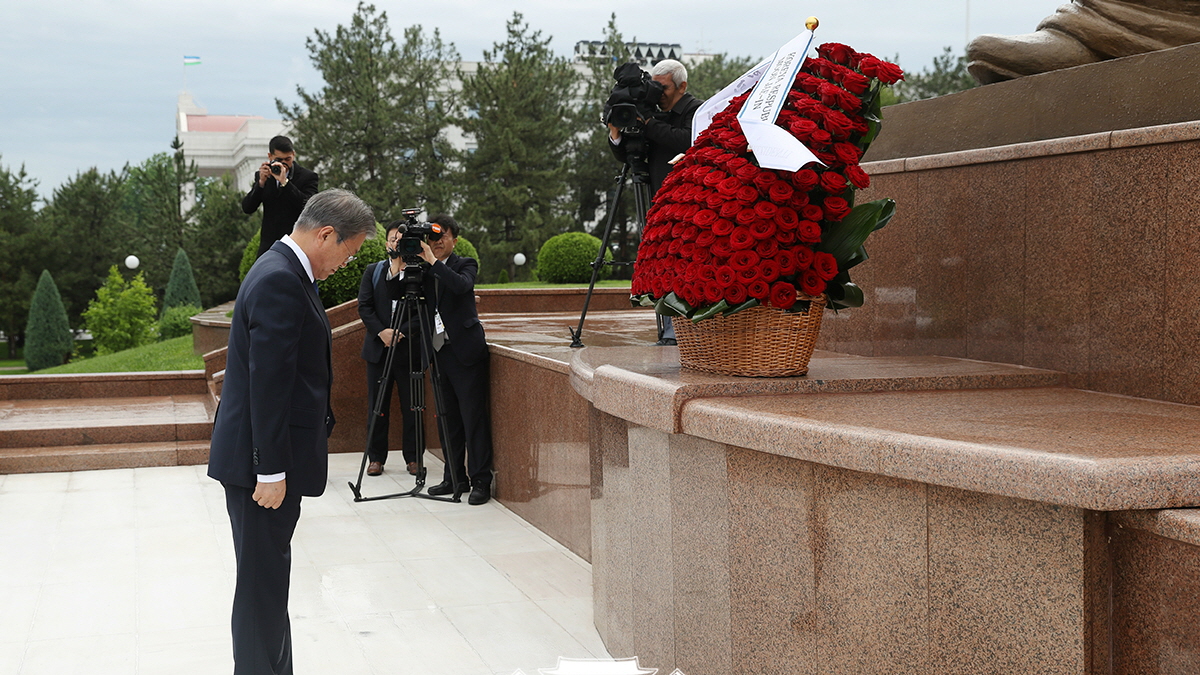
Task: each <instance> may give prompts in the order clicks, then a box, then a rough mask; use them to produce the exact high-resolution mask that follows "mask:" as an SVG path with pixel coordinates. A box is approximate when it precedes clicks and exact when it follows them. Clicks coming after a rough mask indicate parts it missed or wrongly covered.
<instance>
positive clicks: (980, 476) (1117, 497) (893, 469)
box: [682, 387, 1200, 511]
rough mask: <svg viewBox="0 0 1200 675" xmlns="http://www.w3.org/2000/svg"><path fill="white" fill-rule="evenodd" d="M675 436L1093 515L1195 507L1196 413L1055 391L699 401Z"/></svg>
mask: <svg viewBox="0 0 1200 675" xmlns="http://www.w3.org/2000/svg"><path fill="white" fill-rule="evenodd" d="M682 433H686V434H689V435H693V436H698V437H701V438H705V439H708V440H712V441H715V442H719V443H725V444H728V445H732V446H736V447H742V448H747V449H751V450H757V451H760V452H767V453H771V454H776V455H781V456H785V457H792V458H795V459H801V460H804V461H811V462H815V463H818V464H825V465H829V466H836V467H841V468H845V469H850V470H853V471H862V472H866V473H872V474H877V475H883V476H891V477H894V478H900V479H904V480H912V481H917V482H922V483H929V484H933V485H941V486H945V487H952V488H958V489H962V490H971V491H974V492H982V493H987V494H994V495H1000V496H1005V497H1014V498H1018V499H1028V500H1032V501H1037V502H1044V503H1050V504H1059V505H1063V506H1071V507H1076V508H1083V509H1090V510H1095V511H1127V510H1135V509H1138V510H1140V509H1162V508H1178V507H1190V506H1200V451H1198V450H1197V448H1200V408H1197V407H1193V406H1182V405H1179V404H1172V403H1164V402H1160V401H1151V400H1146V399H1134V398H1130V397H1123V396H1115V395H1111V394H1102V393H1097V392H1089V391H1080V390H1074V389H1067V388H1062V387H1047V388H1038V389H1006V390H963V391H953V392H952V391H924V392H877V393H868V394H815V395H807V396H796V395H791V396H776V397H770V398H760V399H754V400H751V399H745V398H740V399H738V398H718V399H708V400H702V401H692V402H690V403H689V404H688V405H687V407H686V408H685V409H684V412H683V417H682Z"/></svg>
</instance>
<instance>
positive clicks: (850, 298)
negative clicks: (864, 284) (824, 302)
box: [825, 281, 864, 310]
mask: <svg viewBox="0 0 1200 675" xmlns="http://www.w3.org/2000/svg"><path fill="white" fill-rule="evenodd" d="M833 288H834V287H833V285H830V286H829V288H827V289H825V290H826V293H828V292H829V290H831V289H833ZM838 291H839V293H838V294H839V295H840V296H841V298H839V299H837V300H834V299H833V294H830V295H829V305H830V306H831V307H833V308H834V309H835V310H837V309H852V308H854V307H862V306H863V300H864V298H863V292H862V289H861V288H859V287H858V286H856V285H854V283H853V282H850V281H847V282H846V283H844V284H840V285H839V286H838Z"/></svg>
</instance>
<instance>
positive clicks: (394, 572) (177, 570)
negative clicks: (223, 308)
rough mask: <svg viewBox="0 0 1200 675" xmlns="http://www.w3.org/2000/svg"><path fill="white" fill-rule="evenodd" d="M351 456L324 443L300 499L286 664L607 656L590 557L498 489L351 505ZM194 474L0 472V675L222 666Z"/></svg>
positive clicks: (223, 567)
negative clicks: (327, 458) (326, 482)
mask: <svg viewBox="0 0 1200 675" xmlns="http://www.w3.org/2000/svg"><path fill="white" fill-rule="evenodd" d="M359 459H360V456H359V455H334V456H333V457H332V458H331V462H330V474H331V478H330V486H329V489H327V490H326V492H325V495H324V496H322V497H320V498H318V499H305V500H304V502H303V507H302V509H303V515H302V516H301V518H300V524H299V527H298V528H297V532H296V537H295V540H294V546H293V570H292V598H291V616H292V630H293V639H294V642H295V662H296V673H297V674H298V675H305V674H310V673H311V674H318V673H319V674H322V675H325V674H336V673H347V674H353V675H360V674H361V675H366V674H371V673H377V674H379V675H403V674H406V673H414V674H416V673H420V674H422V675H430V674H436V675H455V674H462V675H511V674H512V673H513V672H514V671H515V670H517V669H521V670H523V671H524V673H526V674H527V675H528V674H532V673H536V672H537V669H538V668H550V667H552V666H554V665H555V663H556V661H557V659H558V657H560V656H565V657H575V658H589V657H599V658H606V657H607V656H608V654H607V652H605V650H604V646H603V644H602V643H601V641H600V638H599V636H598V635H597V633H596V630H595V628H594V627H593V625H592V600H591V568H590V566H589V565H588V564H587V563H586V562H584V561H583V560H581V559H580V558H578V557H577V556H575V555H574V554H572V553H571V552H569V551H567V550H566V549H565V548H563V547H562V546H560V545H558V544H557V543H556V542H554V541H553V540H551V539H549V538H548V537H546V536H545V535H543V534H542V533H541V532H539V531H538V530H536V529H535V528H533V527H531V526H530V525H528V524H527V523H525V522H524V521H522V520H521V519H520V518H518V517H517V516H515V515H513V514H512V513H511V512H510V511H508V510H507V509H505V508H504V507H503V506H501V505H499V504H498V503H497V502H495V501H492V502H490V503H489V504H487V505H485V506H481V507H474V506H468V505H467V504H466V502H465V500H464V501H463V503H461V504H447V503H441V502H433V501H428V500H418V499H403V500H389V501H382V502H369V503H359V504H355V503H354V502H353V501H352V496H351V494H350V491H349V489H348V488H347V486H346V482H347V480H350V479H352V478H354V477H355V476H356V474H357V471H358V462H359ZM433 461H435V462H436V460H433ZM204 469H205V467H203V466H179V467H158V468H141V469H118V470H110V471H81V472H74V473H41V474H14V475H8V476H3V475H0V673H4V674H6V675H7V674H12V675H42V674H51V673H53V674H55V675H59V674H63V673H86V674H88V675H105V674H107V673H114V674H117V673H119V674H120V675H129V674H136V675H147V674H150V673H170V674H171V675H190V674H192V673H195V674H197V675H199V674H201V673H204V674H210V673H218V674H219V673H229V672H231V671H232V659H231V657H230V644H229V628H228V626H229V607H230V602H231V599H232V595H233V591H232V588H233V562H234V561H233V551H232V544H231V540H230V533H229V520H228V517H227V516H226V513H225V506H224V493H223V491H222V490H221V487H220V485H219V484H218V483H216V482H215V481H213V480H211V479H209V478H207V477H206V476H205V475H204ZM440 473H441V471H440V467H436V466H435V467H431V474H432V475H440ZM394 478H399V476H393V475H392V474H391V473H389V474H386V475H385V476H383V477H382V478H368V479H366V480H367V482H366V484H365V492H366V494H368V495H370V494H385V493H388V492H395V491H397V490H398V489H399V488H398V484H397V482H396V481H395V480H394ZM403 479H405V480H401V481H400V484H402V485H404V486H405V487H406V488H407V487H409V486H411V480H410V479H409V477H408V476H407V474H404V475H403ZM385 486H386V487H385Z"/></svg>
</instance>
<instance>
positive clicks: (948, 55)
mask: <svg viewBox="0 0 1200 675" xmlns="http://www.w3.org/2000/svg"><path fill="white" fill-rule="evenodd" d="M977 86H979V83H978V82H976V81H975V78H973V77H971V74H970V73H969V72H967V57H966V54H963V55H962V56H955V55H954V52H953V51H952V50H951V49H950V48H949V47H945V48H943V51H942V54H941V56H935V57H933V68H932V69H930V68H925V69H923V70H922V71H921V72H920V73H911V72H910V73H905V74H904V79H903V80H901V81H900V82H897V83H896V84H895V87H894V88H895V90H896V91H895V93H896V98H897V99H898V102H901V103H903V102H905V101H919V100H921V99H925V98H934V97H936V96H944V95H946V94H953V93H956V92H960V91H966V90H968V89H972V88H974V87H977ZM885 105H886V103H885Z"/></svg>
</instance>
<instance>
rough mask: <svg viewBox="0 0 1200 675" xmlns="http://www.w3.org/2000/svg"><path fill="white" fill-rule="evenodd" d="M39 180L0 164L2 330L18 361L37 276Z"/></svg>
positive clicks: (11, 354) (11, 356)
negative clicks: (33, 263) (34, 264)
mask: <svg viewBox="0 0 1200 675" xmlns="http://www.w3.org/2000/svg"><path fill="white" fill-rule="evenodd" d="M36 188H37V181H34V180H33V179H31V178H29V176H27V175H26V174H25V167H24V166H22V167H21V168H20V169H18V170H17V171H16V172H13V171H10V170H9V169H7V168H5V167H4V165H3V164H0V330H2V331H4V334H5V336H6V337H7V338H8V357H9V358H10V359H15V358H16V355H17V342H18V341H19V340H20V339H21V338H22V336H23V334H24V331H25V323H26V319H27V317H28V312H29V301H30V299H31V298H32V297H33V291H34V287H35V284H36V283H37V276H36V275H35V274H34V272H33V270H32V268H31V267H30V260H31V258H32V256H31V254H32V253H33V251H34V249H35V248H36V241H35V238H34V236H33V234H34V224H35V221H36V218H37V212H36V210H35V208H34V207H35V205H36V204H37V201H38V195H37V190H36Z"/></svg>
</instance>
